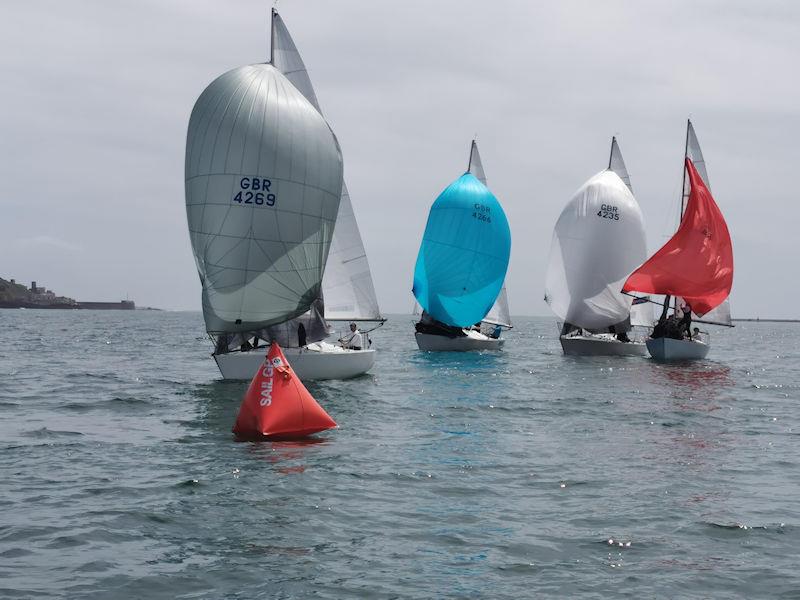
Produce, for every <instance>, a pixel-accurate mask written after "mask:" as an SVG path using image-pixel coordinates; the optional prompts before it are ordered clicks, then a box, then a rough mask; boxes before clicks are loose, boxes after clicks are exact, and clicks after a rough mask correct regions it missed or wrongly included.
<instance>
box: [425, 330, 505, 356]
mask: <svg viewBox="0 0 800 600" xmlns="http://www.w3.org/2000/svg"><path fill="white" fill-rule="evenodd" d="M414 337H415V339H416V340H417V346H418V347H419V349H420V350H422V351H423V352H468V351H470V350H501V349H502V348H503V344H505V340H504V339H501V338H497V339H495V338H490V337H486V336H482V338H483V339H480V338H478V337H477V336H476V337H469V336H464V337H454V338H451V337H447V336H444V335H431V334H430V333H415V334H414Z"/></svg>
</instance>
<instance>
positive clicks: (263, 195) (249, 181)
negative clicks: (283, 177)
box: [231, 177, 277, 206]
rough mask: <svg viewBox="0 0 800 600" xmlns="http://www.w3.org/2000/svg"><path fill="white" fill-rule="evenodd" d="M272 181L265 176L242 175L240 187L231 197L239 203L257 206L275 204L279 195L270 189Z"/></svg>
mask: <svg viewBox="0 0 800 600" xmlns="http://www.w3.org/2000/svg"><path fill="white" fill-rule="evenodd" d="M270 187H272V182H271V181H270V180H269V179H265V178H264V177H242V178H241V179H239V189H238V190H237V191H236V194H235V195H234V196H233V198H232V199H231V201H232V202H236V203H237V204H255V205H256V206H275V201H276V200H277V197H276V196H275V194H273V193H272V192H271V191H270Z"/></svg>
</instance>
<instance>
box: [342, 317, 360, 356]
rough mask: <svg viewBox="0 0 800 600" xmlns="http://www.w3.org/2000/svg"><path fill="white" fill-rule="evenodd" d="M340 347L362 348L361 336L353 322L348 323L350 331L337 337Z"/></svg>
mask: <svg viewBox="0 0 800 600" xmlns="http://www.w3.org/2000/svg"><path fill="white" fill-rule="evenodd" d="M339 341H340V342H341V343H342V348H348V349H350V350H361V348H363V338H362V337H361V332H360V331H359V330H358V327H357V326H356V324H355V323H350V333H349V334H347V335H344V336H342V337H341V338H339Z"/></svg>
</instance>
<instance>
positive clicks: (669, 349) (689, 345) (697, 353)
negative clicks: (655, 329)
mask: <svg viewBox="0 0 800 600" xmlns="http://www.w3.org/2000/svg"><path fill="white" fill-rule="evenodd" d="M646 344H647V351H648V352H649V353H650V356H652V357H653V359H654V360H660V361H671V360H701V359H703V358H705V357H706V355H707V354H708V351H709V350H710V349H711V347H710V346H709V345H708V344H707V343H705V342H701V341H697V340H675V339H672V338H656V339H653V338H647V341H646Z"/></svg>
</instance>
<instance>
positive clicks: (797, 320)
mask: <svg viewBox="0 0 800 600" xmlns="http://www.w3.org/2000/svg"><path fill="white" fill-rule="evenodd" d="M731 321H741V322H743V323H800V319H759V318H755V319H731Z"/></svg>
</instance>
